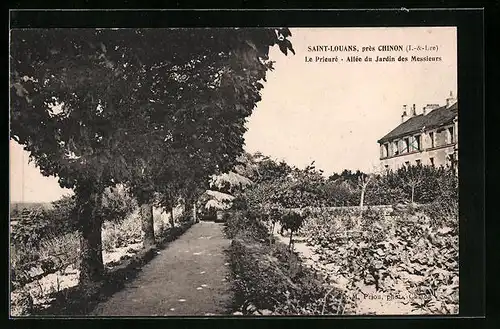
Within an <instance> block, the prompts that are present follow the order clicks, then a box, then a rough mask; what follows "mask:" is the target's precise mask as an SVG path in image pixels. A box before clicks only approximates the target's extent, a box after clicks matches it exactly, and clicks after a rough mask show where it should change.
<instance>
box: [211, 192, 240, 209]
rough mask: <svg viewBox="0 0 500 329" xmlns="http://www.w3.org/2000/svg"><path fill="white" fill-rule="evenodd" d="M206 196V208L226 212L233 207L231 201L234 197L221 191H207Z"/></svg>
mask: <svg viewBox="0 0 500 329" xmlns="http://www.w3.org/2000/svg"><path fill="white" fill-rule="evenodd" d="M205 195H206V196H207V197H208V200H207V202H206V203H205V208H206V209H209V208H215V209H219V210H226V209H229V208H230V207H231V201H233V200H234V196H232V195H230V194H226V193H222V192H219V191H212V190H206V191H205Z"/></svg>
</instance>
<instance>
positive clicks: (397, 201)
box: [9, 26, 465, 318]
mask: <svg viewBox="0 0 500 329" xmlns="http://www.w3.org/2000/svg"><path fill="white" fill-rule="evenodd" d="M9 42H10V44H9V56H10V58H9V89H10V91H9V106H10V108H9V124H10V127H9V129H10V141H9V153H10V218H9V223H10V232H9V257H10V272H9V281H10V288H9V295H10V316H11V317H14V318H17V317H37V316H38V317H40V316H42V317H48V316H64V317H115V316H116V317H155V316H156V317H176V316H184V317H185V316H193V317H194V316H195V317H209V316H231V317H238V316H239V317H262V316H271V317H272V316H378V315H404V316H410V315H458V314H459V286H460V282H459V188H458V186H459V185H458V184H459V180H460V178H459V170H458V169H459V161H458V159H459V156H458V152H459V147H458V145H459V144H458V142H459V141H458V136H459V132H458V127H459V124H458V118H459V111H460V110H459V102H458V95H459V91H458V82H457V75H458V73H457V71H458V70H457V28H456V27H455V26H422V27H417V26H405V27H322V28H319V27H314V28H313V27H308V28H305V27H295V28H294V27H291V26H289V27H277V28H274V27H273V28H270V27H266V28H263V27H262V28H194V27H193V28H51V29H42V28H12V29H10V40H9ZM464 120H465V119H464Z"/></svg>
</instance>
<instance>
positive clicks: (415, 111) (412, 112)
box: [411, 104, 417, 117]
mask: <svg viewBox="0 0 500 329" xmlns="http://www.w3.org/2000/svg"><path fill="white" fill-rule="evenodd" d="M416 115H417V109H416V108H415V104H413V106H412V108H411V116H412V117H414V116H416Z"/></svg>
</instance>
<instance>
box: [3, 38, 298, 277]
mask: <svg viewBox="0 0 500 329" xmlns="http://www.w3.org/2000/svg"><path fill="white" fill-rule="evenodd" d="M288 36H290V33H289V31H288V30H287V29H279V30H275V29H221V30H211V29H198V30H193V29H172V30H168V31H166V30H159V29H149V30H148V29H146V30H127V29H118V30H111V29H104V30H100V29H50V30H40V29H37V30H29V29H28V30H13V31H11V42H12V43H11V72H10V73H11V75H10V80H11V89H10V90H11V103H10V105H11V137H12V138H13V139H15V140H16V141H18V142H19V143H20V144H22V145H24V148H25V150H27V151H28V152H30V156H31V158H32V159H34V161H35V164H36V165H37V166H38V167H39V168H40V171H41V172H42V174H44V175H46V176H49V175H54V176H57V177H58V178H59V183H60V185H61V186H62V187H67V188H73V189H74V191H75V195H76V205H77V209H78V223H79V229H80V232H81V253H82V262H81V269H80V270H81V271H80V282H81V283H82V284H86V283H90V282H91V281H95V280H98V279H99V278H100V277H101V275H102V273H103V269H104V267H103V262H102V248H101V244H102V243H101V224H102V217H101V216H100V215H99V214H98V213H97V212H96V209H99V206H100V203H101V202H102V193H103V191H104V189H105V188H106V187H108V186H113V185H115V184H116V183H119V182H127V183H130V182H136V181H137V179H136V178H137V177H138V176H140V174H139V175H138V172H137V170H140V173H142V172H143V171H142V170H143V169H144V170H148V169H149V172H154V170H153V169H154V168H156V165H157V163H159V162H161V161H160V160H162V159H165V153H164V151H163V150H164V149H167V150H169V151H168V152H170V151H171V150H173V151H172V152H173V153H175V154H177V155H179V156H181V157H184V158H186V159H190V158H192V159H202V158H204V157H207V158H208V159H209V161H204V162H203V165H204V170H200V172H201V173H203V174H205V173H207V172H211V171H212V169H215V170H216V171H217V170H225V169H226V168H224V167H225V166H226V165H227V166H231V162H232V161H233V160H234V159H235V158H236V156H237V155H238V154H240V153H241V152H242V144H243V136H242V135H243V133H244V131H245V128H244V122H245V118H246V117H247V116H249V115H250V114H251V112H252V110H253V108H254V106H255V104H256V103H257V102H258V101H259V100H260V93H259V91H260V89H262V88H263V85H262V83H261V80H262V79H265V75H266V71H267V70H269V69H271V68H272V65H271V63H270V62H268V51H269V47H271V46H273V45H275V44H278V46H279V47H280V49H281V50H282V51H283V52H284V53H285V54H286V53H287V51H288V50H291V51H293V50H292V47H291V43H290V41H288V40H287V37H288ZM161 141H163V142H162V143H160V142H161ZM160 145H161V148H162V151H161V152H160V154H159V155H158V159H159V160H158V159H155V160H154V161H153V166H149V165H148V164H147V162H148V161H149V159H151V157H152V155H153V154H152V153H151V152H152V147H160ZM146 160H147V161H146ZM157 160H158V161H157ZM138 163H142V164H144V163H146V164H145V165H143V166H142V167H141V166H139V165H138ZM193 163H198V162H197V161H193ZM208 163H210V164H212V165H207V164H208ZM191 168H192V167H191V166H190V167H188V168H186V170H189V169H191ZM134 170H136V171H134ZM164 172H167V173H168V170H166V171H165V170H163V171H162V177H168V176H169V175H168V174H165V173H164ZM155 175H156V174H152V175H151V177H153V179H154V178H155ZM149 183H150V179H149V178H148V177H146V179H145V181H144V184H145V185H146V188H144V189H143V190H145V191H146V192H149V190H148V187H147V185H148V184H149ZM162 183H163V182H162ZM137 185H139V186H140V185H142V183H141V182H139V183H138V184H137ZM153 189H156V185H154V188H153ZM145 194H148V193H145ZM145 199H147V198H145Z"/></svg>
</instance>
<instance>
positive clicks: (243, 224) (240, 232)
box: [224, 211, 269, 241]
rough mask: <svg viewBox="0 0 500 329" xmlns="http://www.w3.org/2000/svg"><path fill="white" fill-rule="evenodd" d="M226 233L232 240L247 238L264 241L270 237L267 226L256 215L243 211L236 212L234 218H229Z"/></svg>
mask: <svg viewBox="0 0 500 329" xmlns="http://www.w3.org/2000/svg"><path fill="white" fill-rule="evenodd" d="M224 231H225V233H226V235H227V236H228V237H229V238H230V239H234V238H236V237H246V238H250V239H254V240H258V241H262V240H265V239H267V238H268V235H269V233H268V230H267V228H266V227H265V225H264V224H263V223H262V222H261V221H259V220H258V219H257V217H256V216H255V215H253V214H252V213H250V212H241V211H235V212H234V214H233V216H230V217H229V218H228V221H227V222H226V225H225V227H224Z"/></svg>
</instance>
